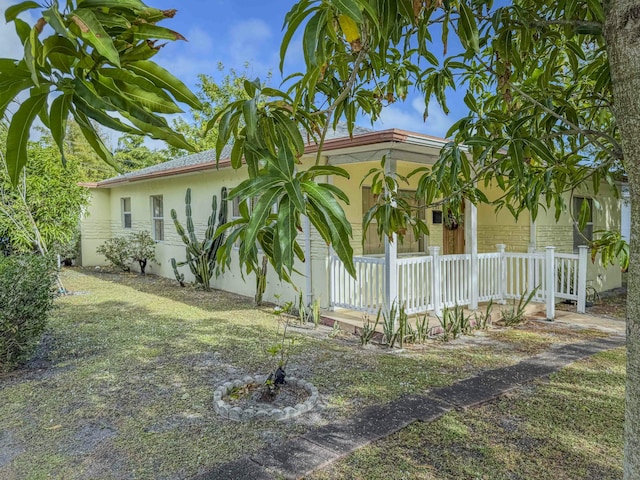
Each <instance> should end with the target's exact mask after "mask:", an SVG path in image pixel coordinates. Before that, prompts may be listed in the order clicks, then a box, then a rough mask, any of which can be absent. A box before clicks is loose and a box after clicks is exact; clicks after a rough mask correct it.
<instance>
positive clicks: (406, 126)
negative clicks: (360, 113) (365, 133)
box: [374, 97, 453, 137]
mask: <svg viewBox="0 0 640 480" xmlns="http://www.w3.org/2000/svg"><path fill="white" fill-rule="evenodd" d="M423 115H424V100H423V99H421V98H419V97H415V98H413V99H412V100H411V101H410V102H404V103H394V104H392V105H389V106H388V107H385V108H384V109H383V110H382V113H381V115H380V119H379V120H378V121H377V122H375V123H374V128H377V129H388V128H397V129H400V130H408V131H410V132H417V133H426V134H429V135H434V136H437V137H443V136H444V135H445V134H446V133H447V130H449V127H450V126H451V124H452V123H453V120H452V119H451V118H449V117H448V116H447V115H446V114H445V113H444V112H443V111H442V109H441V108H440V106H439V105H438V104H437V103H436V102H435V101H433V100H432V101H430V102H429V116H428V117H427V120H426V122H425V121H424V119H423Z"/></svg>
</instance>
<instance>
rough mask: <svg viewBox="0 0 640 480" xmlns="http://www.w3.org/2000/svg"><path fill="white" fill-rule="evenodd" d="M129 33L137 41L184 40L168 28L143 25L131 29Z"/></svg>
mask: <svg viewBox="0 0 640 480" xmlns="http://www.w3.org/2000/svg"><path fill="white" fill-rule="evenodd" d="M130 32H131V33H132V34H133V38H135V39H137V40H149V39H156V38H157V39H161V40H186V38H184V37H183V36H182V35H180V34H179V33H178V32H175V31H173V30H169V29H168V28H164V27H159V26H157V25H150V24H148V23H143V24H140V25H134V26H133V27H131V29H130Z"/></svg>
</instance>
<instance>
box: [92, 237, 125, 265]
mask: <svg viewBox="0 0 640 480" xmlns="http://www.w3.org/2000/svg"><path fill="white" fill-rule="evenodd" d="M96 252H98V253H99V254H100V255H104V256H105V257H106V259H107V261H108V262H109V263H110V264H111V265H112V266H113V267H115V268H119V269H120V270H122V271H123V272H128V271H130V270H131V268H130V267H129V263H130V262H131V253H130V249H129V241H128V240H127V239H126V238H125V237H113V238H110V239H108V240H107V241H106V242H104V243H103V244H102V245H100V246H99V247H98V248H96Z"/></svg>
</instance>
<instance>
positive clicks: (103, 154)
mask: <svg viewBox="0 0 640 480" xmlns="http://www.w3.org/2000/svg"><path fill="white" fill-rule="evenodd" d="M71 112H72V114H73V117H74V118H75V119H76V122H77V123H78V127H80V131H81V132H82V135H83V136H84V138H85V139H86V140H87V142H89V145H91V147H92V148H93V150H94V151H95V152H96V153H97V154H98V156H99V157H100V158H101V159H102V160H104V161H105V162H106V163H107V164H109V165H111V166H112V167H113V168H114V169H115V170H116V171H117V172H119V171H120V168H119V167H118V164H117V163H116V161H115V159H114V158H113V155H112V154H111V152H110V151H109V149H108V148H107V147H106V146H105V144H104V142H103V141H102V139H101V138H100V135H98V132H96V130H95V128H93V125H91V122H90V121H89V119H88V118H87V117H86V116H85V115H84V114H83V113H82V112H79V111H77V110H74V109H71Z"/></svg>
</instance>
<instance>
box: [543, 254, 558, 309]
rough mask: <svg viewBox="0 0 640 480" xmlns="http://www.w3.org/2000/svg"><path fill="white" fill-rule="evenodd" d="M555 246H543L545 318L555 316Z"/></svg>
mask: <svg viewBox="0 0 640 480" xmlns="http://www.w3.org/2000/svg"><path fill="white" fill-rule="evenodd" d="M555 250H556V247H545V252H544V253H545V259H544V264H545V265H544V268H545V279H546V284H547V289H546V290H547V291H546V292H545V294H546V297H547V298H546V299H547V320H553V319H554V318H555V317H556V257H555Z"/></svg>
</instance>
